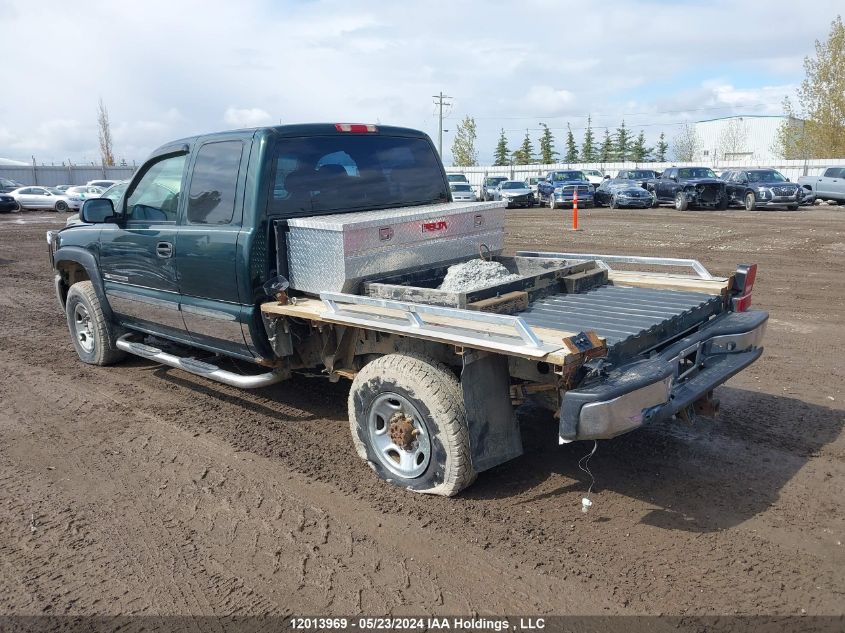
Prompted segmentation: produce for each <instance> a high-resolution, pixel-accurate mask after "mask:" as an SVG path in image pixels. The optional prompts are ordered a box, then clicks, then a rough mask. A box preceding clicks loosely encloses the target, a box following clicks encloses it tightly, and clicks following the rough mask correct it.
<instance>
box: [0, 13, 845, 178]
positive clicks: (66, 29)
mask: <svg viewBox="0 0 845 633" xmlns="http://www.w3.org/2000/svg"><path fill="white" fill-rule="evenodd" d="M841 7H842V4H841V0H837V1H828V0H807V1H805V2H803V3H800V5H799V4H798V3H796V2H795V1H794V0H792V1H789V2H787V1H786V0H765V1H758V0H730V1H724V0H705V1H697V0H679V1H676V2H670V1H668V0H648V1H644V0H603V1H602V2H586V3H585V2H577V3H576V2H565V1H559V2H554V1H551V0H521V1H520V2H498V1H495V0H451V1H440V0H428V1H419V2H417V1H413V0H403V1H402V2H386V1H384V0H298V1H286V0H275V1H273V0H237V1H232V0H226V1H222V0H143V1H134V2H117V1H115V0H104V1H98V0H76V1H74V2H67V1H66V0H40V1H39V2H33V1H32V0H0V29H2V34H3V35H2V49H0V50H2V51H3V55H2V59H3V63H2V67H3V73H2V76H3V77H2V85H3V87H4V90H3V94H5V95H6V98H4V99H3V100H0V157H3V158H10V159H17V160H25V161H29V160H31V159H32V156H35V158H36V160H37V161H38V162H39V163H42V162H43V163H46V164H50V163H51V162H52V163H56V164H60V163H61V162H62V161H67V160H71V161H72V162H74V163H78V162H91V161H99V149H98V142H97V104H98V100H99V99H102V100H103V103H104V104H105V106H106V108H107V110H108V113H109V117H110V121H111V129H112V135H113V137H114V150H115V152H114V153H115V156H116V157H117V159H118V160H120V159H125V160H126V161H127V162H129V163H130V164H131V163H132V162H133V161H135V162H141V161H142V160H143V159H144V157H145V156H146V155H147V154H148V153H149V152H150V151H151V150H153V149H154V148H155V147H157V146H158V145H160V144H162V143H165V142H167V141H169V140H172V139H176V138H180V137H184V136H190V135H193V134H199V133H204V132H214V131H220V130H226V129H232V128H238V127H253V126H259V125H277V124H279V123H301V122H309V121H327V122H364V123H381V124H393V125H403V126H407V127H412V128H417V129H422V130H424V131H426V132H427V133H429V134H430V135H431V136H432V138H433V139H434V141H435V143H437V131H438V119H437V108H436V106H435V105H434V103H433V101H434V99H433V97H432V96H433V95H436V94H438V93H440V92H441V91H442V92H444V93H445V94H447V95H449V96H450V97H451V99H448V101H449V103H450V104H451V105H450V106H449V107H447V108H446V110H445V112H446V119H445V120H444V128H445V129H446V130H448V131H447V132H445V133H444V135H443V136H444V138H443V153H444V162H445V163H446V164H447V165H448V164H449V163H450V162H451V151H450V147H451V144H452V140H453V137H454V130H455V127H456V125H457V123H458V122H459V121H460V120H461V119H462V118H463V117H464V116H465V115H469V116H472V117H474V118H475V120H476V123H477V128H478V140H477V148H478V154H479V160H480V162H481V163H482V164H484V163H488V164H489V162H490V161H491V160H492V155H493V150H494V147H495V144H496V140H497V138H498V134H499V131H500V129H505V131H506V134H507V135H508V138H509V141H510V147H511V149H516V147H517V146H518V145H519V143H520V142H521V140H522V137H523V136H524V135H525V132H526V130H528V131H529V134H530V135H531V137H532V139H534V145H535V148H536V146H537V141H536V139H537V138H538V137H539V134H540V128H539V124H540V123H541V122H543V123H547V124H548V125H549V127H550V128H551V129H552V130H553V132H554V133H555V137H556V146H557V149H559V150H560V149H562V147H563V144H564V140H565V134H566V128H567V124H569V125H570V126H571V127H572V129H573V132H574V133H575V136H576V141H578V142H579V144H580V140H581V137H582V136H583V129H584V126H585V123H586V117H587V116H588V115H590V116H592V121H593V127H594V129H595V130H596V132H597V135H598V136H599V137H601V136H602V135H603V133H604V129H603V128H604V127H610V128H611V131H612V130H613V129H615V128H616V127H618V125H619V123H620V122H621V121H622V120H623V119H624V120H625V122H626V125H627V127H629V128H631V129H632V130H633V132H634V133H635V134H636V133H638V132H639V131H640V130H643V131H644V132H645V134H646V137H647V139H649V140H650V141H651V142H652V143H653V142H654V141H655V140H656V138H657V136H658V135H659V134H660V132H665V134H666V137H667V139H668V140H670V141H671V139H672V137H673V136H674V135H675V134H677V133H678V131H679V128H680V126H681V125H683V123H684V122H685V121H696V120H701V119H709V118H716V117H720V116H728V115H731V114H746V115H751V114H780V113H781V112H782V106H781V102H782V99H783V97H784V96H786V95H794V93H795V89H796V88H797V87H798V85H799V84H800V82H801V80H802V79H803V77H804V71H803V59H804V57H805V56H806V55H811V54H812V53H813V50H814V41H815V40H816V39H821V40H824V39H825V38H826V37H827V34H828V31H829V28H830V22H831V20H833V18H834V17H835V16H836V12H837V9H839V10H840V11H842V9H841ZM9 88H10V89H11V90H6V89H9ZM10 95H11V98H10Z"/></svg>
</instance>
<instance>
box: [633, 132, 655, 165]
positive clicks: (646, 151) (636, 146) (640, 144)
mask: <svg viewBox="0 0 845 633" xmlns="http://www.w3.org/2000/svg"><path fill="white" fill-rule="evenodd" d="M653 149H654V148H653V147H646V144H645V133H644V132H643V131H642V130H640V134H639V136H637V138H635V139H634V141H633V143H631V158H632V159H633V160H634V161H636V162H638V163H642V162H644V161H647V160H648V159H649V155H650V154H651V152H652V150H653Z"/></svg>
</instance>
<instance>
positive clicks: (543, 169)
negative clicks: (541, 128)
mask: <svg viewBox="0 0 845 633" xmlns="http://www.w3.org/2000/svg"><path fill="white" fill-rule="evenodd" d="M701 166H704V165H702V164H701V163H674V162H672V163H633V162H627V163H555V164H553V165H506V166H504V167H493V166H480V167H447V168H446V171H447V172H448V173H450V174H457V173H460V174H465V175H466V177H467V180H469V182H470V184H472V185H474V186H476V187H479V186H481V183H482V182H483V180H484V178H486V177H487V176H507V177H508V178H511V179H513V180H525V179H526V178H528V177H529V176H541V175H544V174H545V173H547V172H549V171H552V170H554V169H597V170H598V171H600V172H602V173H603V174H608V175H610V176H611V177H613V176H615V175H616V173H617V172H618V171H619V170H621V169H654V170H655V171H663V170H664V169H666V168H667V167H701ZM707 166H708V167H709V165H707ZM837 166H845V158H840V159H823V160H822V159H817V160H808V161H803V160H781V161H778V162H777V163H775V164H773V165H760V164H757V163H754V162H751V161H742V160H732V161H721V162H719V163H718V164H717V166H715V167H713V171H715V172H716V173H717V174H718V173H719V172H721V171H724V170H726V169H742V168H748V169H751V168H756V167H771V168H773V169H777V170H778V171H779V172H780V173H782V174H783V175H784V176H786V177H787V178H789V179H790V180H792V181H793V182H794V181H796V180H798V178H799V177H800V176H803V175H805V174H806V175H808V176H814V175H816V174H820V173H821V172H822V171H824V169H825V168H827V167H837Z"/></svg>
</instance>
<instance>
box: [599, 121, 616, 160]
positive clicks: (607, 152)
mask: <svg viewBox="0 0 845 633" xmlns="http://www.w3.org/2000/svg"><path fill="white" fill-rule="evenodd" d="M613 150H614V146H613V138H612V137H611V136H610V130H608V129H607V128H605V129H604V140H603V141H602V143H601V148H600V149H599V156H598V158H599V160H600V161H601V162H603V163H609V162H610V161H611V160H613Z"/></svg>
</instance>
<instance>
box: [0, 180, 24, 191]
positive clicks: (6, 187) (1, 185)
mask: <svg viewBox="0 0 845 633" xmlns="http://www.w3.org/2000/svg"><path fill="white" fill-rule="evenodd" d="M23 186H24V185H23V184H22V183H19V182H16V181H14V180H9V179H8V178H0V193H10V192H12V191H14V190H15V189H20V188H21V187H23Z"/></svg>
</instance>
